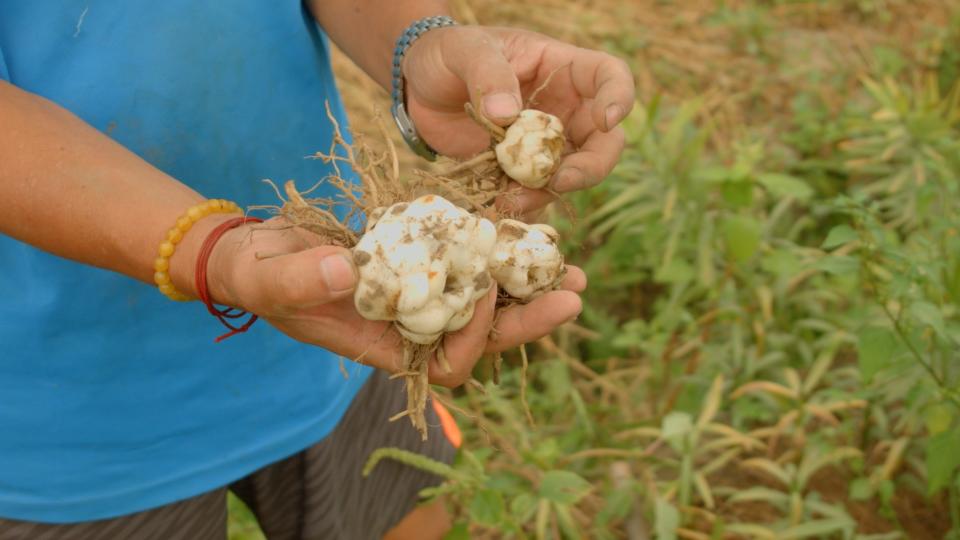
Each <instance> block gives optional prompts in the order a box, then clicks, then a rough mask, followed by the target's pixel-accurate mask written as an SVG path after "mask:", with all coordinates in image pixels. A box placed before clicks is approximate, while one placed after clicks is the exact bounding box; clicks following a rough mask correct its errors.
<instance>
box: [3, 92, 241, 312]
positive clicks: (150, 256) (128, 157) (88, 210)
mask: <svg viewBox="0 0 960 540" xmlns="http://www.w3.org/2000/svg"><path fill="white" fill-rule="evenodd" d="M0 118H2V119H3V122H2V124H0V233H3V234H6V235H9V236H12V237H14V238H17V239H19V240H21V241H24V242H26V243H28V244H31V245H33V246H36V247H38V248H40V249H43V250H45V251H48V252H50V253H53V254H55V255H59V256H61V257H66V258H69V259H72V260H75V261H78V262H82V263H86V264H90V265H93V266H98V267H101V268H106V269H109V270H113V271H116V272H120V273H123V274H126V275H128V276H131V277H134V278H136V279H139V280H141V281H145V282H152V278H153V261H154V259H155V258H156V257H157V246H158V245H159V243H160V241H161V240H162V239H163V238H164V237H165V234H166V231H167V229H169V228H170V227H171V226H173V224H174V222H175V221H176V219H177V217H178V216H179V215H180V214H182V213H183V212H184V210H186V209H187V208H188V207H190V206H192V205H194V204H196V203H198V202H200V201H203V200H204V199H203V197H201V195H200V194H198V193H196V192H194V191H193V190H191V189H190V188H188V187H187V186H185V185H183V184H181V183H180V182H178V181H176V180H174V179H173V178H171V177H170V176H168V175H166V174H164V173H163V172H162V171H160V170H158V169H156V168H155V167H153V166H151V165H150V164H148V163H146V162H145V161H143V160H142V159H140V158H139V157H137V156H136V155H135V154H133V153H132V152H130V151H128V150H126V149H125V148H123V147H122V146H120V145H119V144H117V143H116V142H114V141H112V140H111V139H110V138H108V137H107V136H105V135H103V134H101V133H100V132H98V131H97V130H95V129H93V128H92V127H90V126H89V125H87V124H85V123H84V122H83V121H82V120H80V119H79V118H77V117H76V116H74V115H73V114H71V113H70V112H68V111H66V110H65V109H63V108H61V107H59V106H58V105H56V104H54V103H52V102H50V101H48V100H45V99H43V98H40V97H38V96H36V95H33V94H30V93H27V92H24V91H22V90H20V89H18V88H16V87H14V86H12V85H10V84H8V83H5V82H3V81H0ZM222 219H223V218H222V216H211V217H209V218H205V219H204V220H201V221H200V222H198V223H197V224H196V226H195V227H196V229H195V230H191V232H190V234H187V235H186V236H185V237H184V240H183V241H182V242H181V244H180V245H179V246H178V247H177V251H176V253H175V254H174V256H173V257H172V259H171V265H170V274H171V277H172V278H173V282H174V284H175V285H176V287H177V289H179V290H181V291H183V292H185V293H193V292H194V287H193V280H192V275H193V272H192V270H193V262H194V260H195V255H196V253H197V252H198V251H199V243H200V242H202V240H203V237H204V236H205V234H204V230H208V229H210V228H212V227H214V226H215V225H216V223H217V222H218V221H222Z"/></svg>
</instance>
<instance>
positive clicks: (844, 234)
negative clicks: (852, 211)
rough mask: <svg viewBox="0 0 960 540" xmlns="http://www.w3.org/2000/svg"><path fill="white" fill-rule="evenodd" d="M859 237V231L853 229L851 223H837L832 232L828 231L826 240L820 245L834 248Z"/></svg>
mask: <svg viewBox="0 0 960 540" xmlns="http://www.w3.org/2000/svg"><path fill="white" fill-rule="evenodd" d="M857 238H859V235H858V234H857V231H855V230H853V228H852V227H850V226H849V225H837V226H836V227H834V228H832V229H830V232H829V233H827V238H826V240H824V241H823V244H821V245H820V247H822V248H823V249H833V248H835V247H840V246H842V245H844V244H847V243H850V242H853V241H854V240H856V239H857Z"/></svg>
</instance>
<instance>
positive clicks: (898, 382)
mask: <svg viewBox="0 0 960 540" xmlns="http://www.w3.org/2000/svg"><path fill="white" fill-rule="evenodd" d="M454 4H455V7H456V10H457V12H458V17H459V19H460V20H461V21H464V22H480V23H483V24H492V25H516V26H522V27H525V28H529V29H532V30H537V31H541V32H544V33H547V34H549V35H553V36H555V37H558V38H561V39H564V40H566V41H571V42H574V43H577V44H580V45H583V46H590V47H601V48H604V49H606V50H608V51H610V52H612V53H615V54H617V55H619V56H621V57H623V58H624V59H626V60H627V61H628V62H629V63H630V66H631V68H632V70H633V72H634V74H635V77H636V82H637V89H638V103H637V106H636V108H635V110H634V112H633V113H632V114H631V115H630V116H629V117H628V118H627V119H626V120H625V129H626V131H627V147H626V150H625V151H624V154H623V157H622V160H621V162H620V164H619V166H618V167H617V169H616V170H615V171H614V173H613V174H612V175H611V176H610V177H609V178H608V179H607V180H606V181H605V182H603V183H602V184H601V185H600V186H598V187H596V188H593V189H591V190H589V191H585V192H580V193H577V194H575V195H572V196H567V197H565V198H564V201H565V202H563V203H562V204H555V205H554V207H553V208H552V209H551V211H550V218H551V223H553V224H554V225H555V226H556V227H557V229H558V230H559V231H560V233H561V238H563V239H564V240H563V241H564V251H565V254H566V257H567V260H568V261H569V262H570V263H572V264H576V265H579V266H581V267H583V268H584V270H585V271H586V273H587V275H588V277H589V280H590V285H589V288H588V289H587V291H586V293H585V295H584V300H585V309H584V312H583V314H582V315H581V316H580V318H579V320H578V321H577V322H576V323H574V324H570V325H567V326H566V327H564V328H563V329H562V330H561V331H559V332H557V333H556V334H555V335H553V336H551V337H548V338H544V339H542V340H540V341H539V342H537V343H535V344H531V345H530V346H528V347H527V350H526V351H527V353H528V356H529V359H530V362H529V367H528V368H527V369H526V371H525V373H523V369H522V367H521V366H522V361H521V355H520V353H519V352H512V353H509V354H507V355H505V363H504V369H503V373H502V377H501V379H502V380H501V381H500V384H499V385H494V384H493V382H492V380H491V379H492V370H491V368H490V364H489V363H487V362H481V364H479V365H478V368H477V372H476V374H475V376H476V378H477V379H478V380H480V381H482V382H483V383H484V384H483V390H482V391H481V390H480V389H478V388H475V387H465V388H461V389H457V390H455V391H452V392H450V391H439V390H438V392H439V395H440V399H442V400H443V401H444V402H445V403H448V404H449V406H450V408H451V410H452V411H453V412H454V416H455V417H456V418H457V421H458V423H459V425H460V426H461V428H462V429H463V431H464V434H465V442H464V446H463V448H462V449H461V452H460V455H459V458H458V461H457V463H456V464H455V466H454V467H452V468H449V469H445V473H446V475H447V476H448V482H447V483H446V484H444V485H443V486H442V487H441V488H439V489H438V490H437V492H442V493H444V494H445V495H446V497H447V499H448V500H449V501H450V503H451V508H452V510H453V512H454V516H455V523H456V525H455V528H454V530H453V531H452V532H451V534H450V535H449V538H450V539H461V538H480V539H484V538H491V539H492V538H538V539H539V538H556V539H560V538H569V539H574V538H588V539H599V540H603V539H614V538H623V539H629V540H641V539H651V538H659V539H675V538H683V539H694V540H699V539H715V538H770V539H788V538H794V539H800V538H828V539H834V538H835V539H860V540H868V539H871V540H881V539H898V538H905V539H941V538H952V539H960V1H958V0H809V1H800V0H795V1H794V0H765V1H761V0H754V1H746V0H744V1H735V0H731V1H720V0H716V1H704V0H689V1H683V2H680V1H672V2H671V1H667V0H660V1H652V0H631V1H616V0H594V1H590V2H569V1H561V0H528V1H525V2H502V1H501V2H495V1H492V0H469V1H468V0H461V1H459V2H455V3H454ZM336 64H337V71H338V74H339V76H340V84H341V89H342V91H343V94H344V98H345V101H346V103H347V105H348V108H349V110H350V114H351V120H352V123H353V126H354V129H355V131H356V132H358V133H369V134H370V135H371V137H374V136H376V135H375V134H376V128H375V127H374V126H373V123H372V120H371V115H372V112H373V111H374V109H375V108H379V109H380V110H387V109H388V107H389V99H388V96H387V95H386V93H385V92H383V91H381V90H379V89H378V88H376V87H375V86H374V83H372V82H371V81H369V80H367V79H366V78H365V77H364V76H363V75H362V74H361V73H360V72H359V71H358V70H357V69H356V68H354V67H353V66H351V65H349V63H348V61H347V60H345V59H343V58H342V57H338V58H337V61H336ZM397 141H398V142H397V144H398V145H401V144H402V143H400V142H399V139H397ZM415 159H416V158H414V157H413V156H412V155H410V154H409V153H408V154H404V156H403V162H404V164H405V165H408V166H413V165H417V166H423V164H422V163H418V162H417V161H416V160H415ZM230 538H231V539H233V540H252V539H255V538H262V536H261V535H260V533H259V531H258V530H257V528H256V525H255V524H254V523H253V522H252V520H251V518H250V516H249V514H248V513H247V512H246V510H245V509H243V508H242V507H241V506H240V504H239V503H238V502H236V501H235V500H231V532H230Z"/></svg>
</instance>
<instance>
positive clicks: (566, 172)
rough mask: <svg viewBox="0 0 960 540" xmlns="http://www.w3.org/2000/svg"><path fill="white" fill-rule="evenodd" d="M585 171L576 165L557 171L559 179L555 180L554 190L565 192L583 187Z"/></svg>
mask: <svg viewBox="0 0 960 540" xmlns="http://www.w3.org/2000/svg"><path fill="white" fill-rule="evenodd" d="M583 178H584V176H583V172H582V171H581V170H580V169H578V168H576V167H564V168H562V169H560V171H559V172H557V179H556V180H554V182H553V189H554V191H558V192H560V193H565V192H567V191H576V190H577V189H580V188H581V187H583Z"/></svg>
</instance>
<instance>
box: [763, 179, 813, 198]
mask: <svg viewBox="0 0 960 540" xmlns="http://www.w3.org/2000/svg"><path fill="white" fill-rule="evenodd" d="M757 182H759V183H760V184H761V185H762V186H763V187H764V188H765V189H766V190H767V191H769V192H770V193H771V194H772V195H776V196H777V197H781V198H783V197H793V198H795V199H799V200H801V201H805V200H807V199H809V198H810V197H813V188H811V187H810V186H809V185H807V183H806V182H804V181H803V180H801V179H800V178H797V177H796V176H790V175H788V174H779V173H762V174H760V175H758V176H757Z"/></svg>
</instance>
